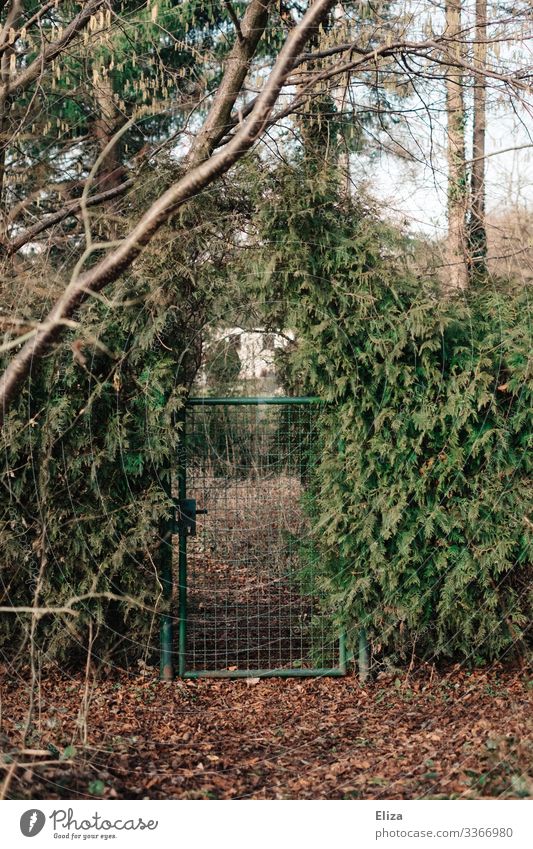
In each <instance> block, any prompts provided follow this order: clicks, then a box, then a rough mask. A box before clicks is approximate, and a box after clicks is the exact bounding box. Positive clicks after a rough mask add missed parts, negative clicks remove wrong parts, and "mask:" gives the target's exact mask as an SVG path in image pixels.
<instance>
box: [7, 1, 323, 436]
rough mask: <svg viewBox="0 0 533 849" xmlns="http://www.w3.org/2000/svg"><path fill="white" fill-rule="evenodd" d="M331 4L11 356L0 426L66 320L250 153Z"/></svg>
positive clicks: (311, 12)
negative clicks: (217, 137)
mask: <svg viewBox="0 0 533 849" xmlns="http://www.w3.org/2000/svg"><path fill="white" fill-rule="evenodd" d="M334 4H335V0H316V2H314V3H313V4H312V5H310V6H309V8H308V9H307V11H306V13H305V15H304V16H303V18H302V19H301V20H300V22H299V23H298V25H297V26H296V27H294V29H293V30H291V32H290V33H289V35H288V36H287V39H286V42H285V44H284V46H283V48H282V49H281V51H280V53H279V55H278V58H277V60H276V62H275V64H274V67H273V68H272V71H271V72H270V75H269V77H268V79H267V80H266V82H265V84H264V87H263V90H262V92H261V94H260V96H259V98H258V99H257V102H256V105H255V107H254V109H253V111H252V113H251V114H250V116H249V118H248V120H247V121H245V123H244V124H243V125H242V126H241V128H240V130H239V131H238V132H237V134H236V135H235V137H234V138H233V139H232V141H231V142H230V143H229V144H228V145H226V147H225V148H224V149H223V150H222V151H220V153H218V154H215V155H212V156H210V157H209V159H206V160H204V161H202V162H200V163H199V164H198V165H195V166H193V167H191V169H190V170H189V171H187V172H186V173H185V174H184V176H183V177H182V178H181V179H180V180H179V181H178V182H176V183H175V184H174V185H173V186H171V187H170V188H169V189H168V190H167V191H166V192H164V193H163V195H161V197H160V198H159V199H158V200H157V201H155V203H153V204H152V206H151V207H150V208H149V209H148V210H147V212H146V213H145V214H144V215H143V216H142V218H141V219H140V221H139V222H138V223H137V225H136V226H135V227H134V228H133V229H132V231H131V232H130V233H129V235H128V236H127V237H126V238H125V239H124V240H123V241H122V242H120V243H119V244H118V246H117V247H115V248H114V249H113V250H112V251H111V253H109V254H108V255H107V256H106V257H105V258H104V259H103V260H101V261H100V262H99V263H98V264H97V265H95V266H94V268H92V269H90V270H89V271H87V272H85V273H84V274H82V275H81V276H79V277H76V276H74V278H73V279H72V280H71V282H70V284H69V285H68V286H67V288H66V290H65V292H64V294H63V296H62V297H61V298H60V299H59V301H58V302H57V303H56V304H55V306H54V307H53V308H52V310H51V311H50V313H49V314H48V316H47V318H46V320H45V321H44V322H43V324H42V325H41V329H40V331H39V332H38V333H37V334H36V335H35V336H34V337H33V338H32V339H31V340H29V341H28V342H27V343H26V344H25V345H24V346H23V348H22V349H21V350H20V351H19V352H18V354H16V355H15V357H14V358H13V359H12V360H11V362H10V364H9V365H8V367H7V369H6V370H5V372H4V374H3V375H2V377H1V378H0V415H1V416H2V418H1V419H0V421H2V420H3V416H4V415H5V413H6V411H7V410H8V408H9V405H10V404H11V403H12V402H13V400H14V398H15V397H16V394H17V392H18V391H19V389H20V387H21V386H22V384H23V383H24V381H25V379H26V378H27V376H28V374H29V373H30V371H31V367H32V363H33V361H34V359H36V358H38V357H41V356H42V355H43V354H44V352H45V351H46V350H47V349H48V347H49V346H50V345H51V344H53V343H54V342H56V341H57V339H58V338H59V336H60V335H61V332H62V329H63V327H64V324H63V322H64V321H65V319H69V318H70V317H71V316H72V315H73V314H74V312H75V311H76V309H77V308H78V307H79V306H80V305H81V304H82V303H83V302H84V301H85V300H86V299H87V298H88V297H89V296H90V295H91V293H92V292H99V291H100V290H101V289H103V288H104V287H105V286H106V285H108V284H109V283H111V282H113V281H114V280H116V279H117V278H118V277H119V276H120V274H122V273H123V272H124V271H125V270H126V269H127V268H129V266H130V265H131V264H132V262H133V261H134V259H135V258H136V257H137V256H138V255H139V254H140V253H141V251H142V250H143V249H144V247H145V246H146V245H147V244H148V243H149V242H150V240H151V239H152V238H153V236H154V235H155V233H157V231H158V230H159V228H160V227H161V226H162V225H163V224H164V223H165V222H166V221H167V220H168V219H169V217H170V216H171V215H172V214H173V213H174V212H175V211H176V210H177V209H179V207H180V206H182V205H183V204H184V203H186V202H187V201H188V200H190V198H192V197H194V196H195V195H197V194H198V193H199V192H201V191H202V190H203V189H205V188H206V186H208V185H210V184H211V183H212V182H213V181H214V180H215V179H216V178H217V177H219V176H221V175H222V174H224V173H226V172H227V171H228V170H229V169H230V168H231V167H232V166H233V165H234V164H235V163H236V162H237V161H238V160H239V159H241V158H242V157H243V156H244V154H245V153H246V152H247V151H248V150H250V148H251V147H252V146H253V144H254V142H255V141H256V140H257V139H258V138H259V136H260V135H261V133H262V132H263V130H264V129H265V126H266V125H267V123H268V119H269V117H270V114H271V112H272V109H273V108H274V105H275V104H276V102H277V99H278V97H279V95H280V92H281V90H282V88H283V85H284V84H285V82H286V80H287V77H288V76H289V74H290V73H291V71H292V69H293V67H294V62H295V59H296V58H297V56H298V54H299V53H300V51H301V50H302V48H303V47H304V45H305V44H306V42H307V40H308V39H309V38H310V36H311V35H312V34H313V33H314V32H315V30H316V26H317V24H318V23H319V22H320V21H321V20H322V19H323V17H324V15H325V14H327V12H328V11H329V10H330V9H331V8H332V7H333V6H334ZM222 85H223V84H222ZM230 109H231V106H230ZM228 114H229V113H228ZM219 132H220V130H219ZM222 132H223V130H222Z"/></svg>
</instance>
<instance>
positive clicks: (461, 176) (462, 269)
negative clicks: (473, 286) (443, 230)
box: [446, 0, 468, 293]
mask: <svg viewBox="0 0 533 849" xmlns="http://www.w3.org/2000/svg"><path fill="white" fill-rule="evenodd" d="M461 2H462V0H446V34H447V36H448V38H450V39H455V41H453V42H452V45H451V47H450V52H451V53H453V54H454V55H455V56H457V58H458V59H459V58H460V57H461V52H462V51H461V44H460V39H461V38H462V34H461ZM446 111H447V115H448V238H447V241H446V261H447V268H446V291H447V292H448V293H452V292H456V291H458V290H461V289H466V286H467V284H468V270H467V262H466V260H467V245H466V229H465V225H466V203H467V180H466V163H465V108H464V98H463V79H462V71H461V69H460V68H459V67H454V66H452V65H450V66H449V67H448V69H447V73H446Z"/></svg>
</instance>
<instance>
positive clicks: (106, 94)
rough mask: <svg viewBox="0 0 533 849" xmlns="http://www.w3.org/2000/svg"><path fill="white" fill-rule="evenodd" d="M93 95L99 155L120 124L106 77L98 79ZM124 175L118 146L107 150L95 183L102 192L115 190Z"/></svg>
mask: <svg viewBox="0 0 533 849" xmlns="http://www.w3.org/2000/svg"><path fill="white" fill-rule="evenodd" d="M94 93H95V98H96V103H97V106H98V112H99V115H98V118H97V119H96V121H95V125H94V134H95V136H96V140H97V142H98V148H99V153H102V151H103V150H105V148H106V147H107V145H108V144H109V142H110V141H111V139H112V138H113V136H114V135H115V133H116V131H117V130H118V128H119V124H120V113H119V111H118V109H117V106H116V103H115V100H114V98H113V88H112V86H111V81H110V80H109V78H108V77H100V79H99V80H98V81H97V82H96V83H95V85H94ZM124 174H125V170H124V168H123V167H122V166H121V164H120V159H119V151H118V145H116V144H115V145H113V147H111V148H110V149H109V150H108V153H107V154H106V157H105V159H104V160H103V162H102V164H101V165H100V169H99V172H98V176H97V179H96V183H97V185H98V188H99V190H100V191H102V192H106V191H108V189H115V188H116V187H117V186H119V185H120V183H121V181H122V177H123V176H124Z"/></svg>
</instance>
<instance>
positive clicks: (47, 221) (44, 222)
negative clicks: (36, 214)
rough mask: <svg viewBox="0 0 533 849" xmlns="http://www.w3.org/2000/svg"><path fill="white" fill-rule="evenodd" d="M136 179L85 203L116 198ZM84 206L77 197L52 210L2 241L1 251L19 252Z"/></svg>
mask: <svg viewBox="0 0 533 849" xmlns="http://www.w3.org/2000/svg"><path fill="white" fill-rule="evenodd" d="M134 182H135V181H134V180H133V179H130V180H125V181H124V182H123V183H121V184H120V185H119V186H115V187H114V188H112V189H108V190H107V191H105V192H100V193H99V194H97V195H92V196H91V197H89V198H87V200H86V202H85V205H86V206H98V205H99V204H101V203H105V202H106V201H108V200H114V198H117V197H120V196H121V195H123V194H124V192H126V191H127V190H128V189H130V188H131V187H132V186H133V184H134ZM81 207H82V198H75V199H74V200H72V201H70V202H69V203H67V204H66V205H65V206H64V207H63V208H62V209H59V210H58V211H57V212H52V213H51V214H50V215H47V216H45V217H44V218H42V219H41V220H40V221H38V222H37V223H36V224H34V225H33V226H32V227H28V229H27V230H24V231H23V232H22V233H19V234H18V235H17V236H15V238H14V239H12V240H11V241H9V242H6V243H5V244H2V243H0V251H3V252H4V253H5V254H6V256H12V255H13V254H15V253H17V251H19V250H20V249H21V248H22V247H24V245H27V244H28V243H29V242H32V241H33V240H34V239H35V238H37V236H39V235H40V234H41V233H44V232H45V231H46V230H49V229H50V227H54V226H55V225H56V224H60V223H61V222H62V221H64V220H65V219H66V218H70V216H71V215H77V214H78V213H79V212H80V210H81Z"/></svg>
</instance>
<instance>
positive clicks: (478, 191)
mask: <svg viewBox="0 0 533 849" xmlns="http://www.w3.org/2000/svg"><path fill="white" fill-rule="evenodd" d="M486 36H487V0H476V43H475V46H474V57H475V58H474V65H475V67H476V68H477V69H479V74H477V75H476V76H475V78H474V126H473V136H472V172H471V178H470V192H471V201H470V203H471V207H470V222H469V242H470V257H471V262H470V273H471V281H472V282H474V281H479V280H482V279H483V278H484V277H485V275H486V272H487V265H486V257H487V232H486V229H485V130H486V100H487V83H486V79H485V76H484V75H483V69H484V67H485V64H486V59H487V44H486Z"/></svg>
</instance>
